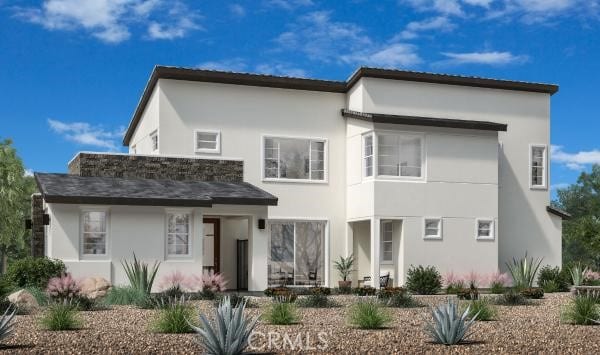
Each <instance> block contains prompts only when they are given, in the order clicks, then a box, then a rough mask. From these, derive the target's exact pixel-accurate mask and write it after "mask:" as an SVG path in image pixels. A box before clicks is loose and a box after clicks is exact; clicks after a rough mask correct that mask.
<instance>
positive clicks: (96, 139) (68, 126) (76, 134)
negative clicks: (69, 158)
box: [48, 119, 125, 150]
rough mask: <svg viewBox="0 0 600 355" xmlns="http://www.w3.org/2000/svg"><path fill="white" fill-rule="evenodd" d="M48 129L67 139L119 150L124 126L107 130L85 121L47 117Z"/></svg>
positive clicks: (82, 143)
mask: <svg viewBox="0 0 600 355" xmlns="http://www.w3.org/2000/svg"><path fill="white" fill-rule="evenodd" d="M48 125H49V126H50V129H51V130H52V131H54V132H55V133H58V134H60V135H62V136H63V137H65V138H66V139H67V140H69V141H72V142H75V143H78V144H81V145H86V146H92V147H98V148H105V149H109V150H119V148H118V147H119V146H118V144H117V141H118V139H120V138H121V137H122V136H123V132H124V130H125V128H124V127H120V128H119V129H118V130H115V131H108V130H106V129H104V128H103V127H102V126H94V125H91V124H89V123H86V122H71V123H67V122H62V121H58V120H53V119H48Z"/></svg>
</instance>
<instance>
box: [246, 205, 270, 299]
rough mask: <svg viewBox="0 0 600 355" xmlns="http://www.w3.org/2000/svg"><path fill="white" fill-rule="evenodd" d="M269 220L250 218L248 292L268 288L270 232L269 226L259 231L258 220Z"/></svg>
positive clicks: (256, 217) (261, 216)
mask: <svg viewBox="0 0 600 355" xmlns="http://www.w3.org/2000/svg"><path fill="white" fill-rule="evenodd" d="M259 219H265V220H266V219H267V216H266V213H265V215H254V216H252V217H250V218H248V221H249V223H248V243H249V246H248V249H249V254H250V255H248V264H249V265H248V269H249V273H250V275H249V279H248V290H249V291H262V290H264V289H266V288H267V286H268V278H269V275H268V274H269V266H268V259H269V255H268V253H269V232H268V226H265V229H258V220H259Z"/></svg>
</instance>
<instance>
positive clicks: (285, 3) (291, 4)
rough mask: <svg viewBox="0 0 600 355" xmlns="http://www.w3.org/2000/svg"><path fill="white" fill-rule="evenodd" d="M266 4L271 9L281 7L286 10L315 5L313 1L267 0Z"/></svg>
mask: <svg viewBox="0 0 600 355" xmlns="http://www.w3.org/2000/svg"><path fill="white" fill-rule="evenodd" d="M264 3H265V5H267V6H269V7H279V8H282V9H285V10H294V9H296V8H299V7H303V6H312V5H314V2H313V1H312V0H265V1H264Z"/></svg>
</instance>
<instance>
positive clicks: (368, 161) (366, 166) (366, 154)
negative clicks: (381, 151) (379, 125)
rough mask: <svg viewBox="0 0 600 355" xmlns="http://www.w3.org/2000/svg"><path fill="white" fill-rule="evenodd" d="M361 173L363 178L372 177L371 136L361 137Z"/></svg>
mask: <svg viewBox="0 0 600 355" xmlns="http://www.w3.org/2000/svg"><path fill="white" fill-rule="evenodd" d="M363 172H364V176H365V177H371V176H373V134H368V135H366V136H363Z"/></svg>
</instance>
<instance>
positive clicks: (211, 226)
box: [202, 218, 221, 273]
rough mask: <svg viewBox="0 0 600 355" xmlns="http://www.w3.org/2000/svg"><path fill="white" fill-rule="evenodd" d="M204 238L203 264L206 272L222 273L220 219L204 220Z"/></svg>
mask: <svg viewBox="0 0 600 355" xmlns="http://www.w3.org/2000/svg"><path fill="white" fill-rule="evenodd" d="M203 222H204V228H203V229H204V238H202V243H203V249H202V250H203V252H202V254H203V258H202V264H203V266H204V269H205V270H212V271H214V272H215V273H217V272H219V271H220V269H221V268H220V259H221V223H220V222H221V221H220V220H219V219H218V218H204V220H203Z"/></svg>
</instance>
